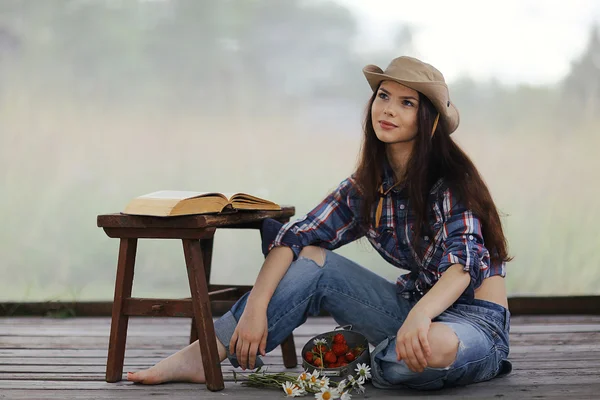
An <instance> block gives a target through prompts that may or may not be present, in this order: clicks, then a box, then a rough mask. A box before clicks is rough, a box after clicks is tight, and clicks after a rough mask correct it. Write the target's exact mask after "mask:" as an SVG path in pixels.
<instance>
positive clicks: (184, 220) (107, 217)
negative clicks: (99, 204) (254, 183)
mask: <svg viewBox="0 0 600 400" xmlns="http://www.w3.org/2000/svg"><path fill="white" fill-rule="evenodd" d="M295 212H296V208H295V207H293V206H281V210H280V211H241V210H240V211H237V212H232V213H226V214H195V215H181V216H177V217H151V216H142V215H126V214H121V213H115V214H102V215H98V219H97V223H98V227H100V228H172V229H198V228H212V227H215V228H218V227H224V228H226V227H228V226H235V225H245V224H252V223H256V222H259V221H262V220H264V219H267V218H273V219H277V220H282V219H289V218H290V217H292V216H293V215H294V214H295Z"/></svg>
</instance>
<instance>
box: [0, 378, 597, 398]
mask: <svg viewBox="0 0 600 400" xmlns="http://www.w3.org/2000/svg"><path fill="white" fill-rule="evenodd" d="M16 383H17V384H21V383H22V382H16ZM190 386H191V385H188V384H176V385H175V384H170V385H166V386H165V385H162V386H152V387H150V386H141V385H128V387H127V388H125V389H113V388H104V389H100V390H98V389H83V390H82V389H77V390H71V389H43V388H38V387H35V389H32V390H21V389H3V390H2V395H4V396H6V398H7V399H13V400H25V399H27V400H29V399H31V398H32V397H35V398H38V399H48V400H54V399H60V400H65V399H75V398H76V399H97V400H114V399H117V398H118V399H124V400H130V399H135V400H137V399H140V398H144V397H150V398H152V399H167V400H172V399H177V400H197V399H199V398H200V399H204V400H216V399H222V398H223V395H227V396H231V397H232V398H239V399H248V400H252V399H277V398H283V392H279V391H278V390H277V389H256V388H247V387H244V386H241V385H239V384H236V383H233V382H231V383H230V382H227V383H226V384H225V387H226V389H225V391H223V392H220V393H212V392H210V391H208V390H206V389H205V388H203V387H202V386H201V385H193V387H190ZM0 388H2V387H1V386H0ZM366 388H367V390H366V393H365V397H366V398H374V399H392V398H393V399H397V398H398V397H408V398H413V397H431V396H435V397H436V398H439V399H441V400H454V399H483V398H518V399H531V398H541V397H543V398H547V399H566V398H572V399H588V398H594V397H595V396H596V395H597V392H598V386H597V385H585V386H582V385H571V384H553V385H547V387H545V388H544V389H545V390H544V392H543V393H542V394H540V388H539V387H537V386H517V387H506V388H502V387H498V386H495V385H494V386H490V385H487V383H483V384H477V385H473V386H470V387H466V388H456V389H446V390H444V391H442V392H435V393H434V394H432V393H430V392H417V391H414V390H408V389H406V390H380V389H376V388H374V387H372V386H371V385H370V384H368V385H367V386H366ZM32 395H33V396H32ZM219 395H220V397H219ZM307 398H308V397H307ZM353 398H360V397H359V396H358V395H355V396H354V397H353Z"/></svg>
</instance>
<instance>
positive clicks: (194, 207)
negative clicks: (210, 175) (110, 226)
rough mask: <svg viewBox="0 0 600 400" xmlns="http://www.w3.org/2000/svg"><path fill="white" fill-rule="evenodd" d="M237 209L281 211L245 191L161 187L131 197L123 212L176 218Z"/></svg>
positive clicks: (272, 204) (274, 205) (276, 206)
mask: <svg viewBox="0 0 600 400" xmlns="http://www.w3.org/2000/svg"><path fill="white" fill-rule="evenodd" d="M235 210H281V207H280V206H279V205H278V204H275V203H273V202H272V201H269V200H265V199H261V198H259V197H256V196H252V195H249V194H246V193H236V194H233V195H229V194H227V195H226V194H223V193H210V192H187V191H177V190H162V191H159V192H153V193H149V194H145V195H143V196H140V197H136V198H135V199H133V200H131V202H129V204H128V205H127V207H125V211H123V214H131V215H152V216H157V217H173V216H176V215H190V214H208V213H220V212H227V211H235Z"/></svg>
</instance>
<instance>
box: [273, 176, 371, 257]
mask: <svg viewBox="0 0 600 400" xmlns="http://www.w3.org/2000/svg"><path fill="white" fill-rule="evenodd" d="M358 201H359V198H358V196H357V192H356V189H355V181H354V179H353V178H352V177H349V178H347V179H345V180H344V181H342V182H341V183H340V185H339V186H338V187H337V188H336V189H335V190H334V191H333V192H332V193H330V194H329V195H328V196H327V197H326V198H325V199H324V200H323V201H321V203H319V205H317V206H316V207H315V208H314V209H313V210H311V211H310V212H309V213H308V214H306V215H305V216H304V217H302V218H300V219H298V220H296V221H292V222H288V223H287V224H281V223H278V222H277V221H274V220H266V221H265V222H264V223H263V229H262V236H263V246H262V248H263V253H264V254H265V256H266V255H267V254H268V252H269V251H271V250H272V249H273V248H274V247H276V246H287V247H289V248H290V249H292V251H293V252H294V260H296V259H297V258H298V255H299V254H300V252H301V251H302V249H303V248H304V247H305V246H309V245H314V246H320V247H323V248H326V249H329V250H333V249H336V248H338V247H341V246H343V245H344V244H347V243H350V242H352V241H354V240H356V239H359V238H360V237H361V236H363V235H364V232H363V229H362V228H361V227H360V224H359V222H358V219H357V218H356V211H357V210H358ZM278 224H279V225H278ZM275 230H277V233H276V234H274V232H275Z"/></svg>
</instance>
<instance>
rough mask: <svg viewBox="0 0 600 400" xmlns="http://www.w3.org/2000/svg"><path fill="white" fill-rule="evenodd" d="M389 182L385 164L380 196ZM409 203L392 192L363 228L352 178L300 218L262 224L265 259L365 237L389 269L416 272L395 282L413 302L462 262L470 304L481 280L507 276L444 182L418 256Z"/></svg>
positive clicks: (432, 198) (434, 191)
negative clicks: (278, 249) (280, 250)
mask: <svg viewBox="0 0 600 400" xmlns="http://www.w3.org/2000/svg"><path fill="white" fill-rule="evenodd" d="M393 183H394V178H393V174H392V172H391V169H390V168H389V166H388V167H386V168H385V169H384V179H383V190H384V192H387V190H388V189H389V188H391V187H392V186H393ZM408 203H409V199H408V193H407V190H406V189H404V188H398V187H397V188H393V189H392V190H391V191H390V192H389V193H388V194H387V195H386V196H385V197H384V199H383V210H382V213H381V218H380V220H379V226H378V227H377V228H374V227H372V226H371V227H370V228H369V229H368V230H365V229H363V228H361V226H360V225H359V223H358V219H357V218H356V216H357V215H358V213H359V212H360V205H361V197H360V195H359V194H358V191H357V189H356V182H355V180H354V178H353V176H351V177H349V178H347V179H345V180H344V181H342V182H341V184H340V185H339V186H338V187H337V188H336V189H335V190H334V191H333V192H332V193H331V194H330V195H329V196H327V197H326V198H325V199H324V200H323V201H322V202H321V203H320V204H319V205H317V206H316V207H315V208H314V209H313V210H312V211H310V212H309V213H308V214H306V215H305V216H303V217H302V218H300V219H298V220H296V221H292V222H289V223H287V224H285V225H281V224H280V223H279V222H276V221H274V220H267V221H265V223H264V224H263V231H262V232H263V252H264V253H265V255H266V254H267V253H268V252H269V251H270V250H271V249H272V248H274V247H275V246H287V247H290V248H291V249H292V251H293V252H294V259H296V258H297V257H298V255H299V253H300V251H301V250H302V248H303V247H304V246H308V245H314V246H320V247H323V248H326V249H329V250H333V249H336V248H339V247H341V246H343V245H345V244H347V243H350V242H352V241H354V240H356V239H359V238H361V237H366V238H367V239H368V240H369V242H370V243H371V245H372V246H373V247H374V248H375V249H376V250H377V251H378V252H379V254H381V256H382V257H383V258H384V259H386V260H387V261H388V262H390V263H391V264H392V265H394V266H396V267H398V268H402V269H405V270H409V271H411V270H413V271H415V273H412V274H411V273H407V274H403V275H400V276H399V277H398V279H397V286H398V292H399V293H400V294H401V295H402V296H403V297H405V298H412V299H414V300H418V299H419V298H420V297H422V296H423V295H424V294H425V293H427V291H428V290H429V289H430V288H431V287H432V286H433V285H434V284H435V283H436V282H437V280H438V279H439V278H440V277H441V275H442V273H443V272H444V271H446V270H447V269H448V268H449V267H450V266H451V265H453V264H461V265H462V266H463V269H464V270H465V271H467V272H469V274H470V277H471V283H470V285H469V287H468V288H467V289H466V290H465V292H464V293H463V295H462V296H461V298H462V299H464V300H466V301H469V302H470V301H471V300H472V299H473V297H474V291H475V289H476V288H478V287H479V286H480V285H481V283H482V281H483V280H484V279H485V278H487V277H490V276H493V275H501V276H505V275H506V265H505V263H504V262H502V263H498V264H497V265H493V264H491V261H490V253H489V251H488V249H487V248H486V247H485V245H484V241H483V235H482V231H481V223H480V220H479V218H477V217H476V216H475V215H473V213H472V212H471V210H469V209H467V208H466V207H464V205H463V204H461V202H460V201H457V198H456V194H455V193H453V191H452V190H451V189H450V188H449V187H448V185H446V184H445V182H444V180H443V179H440V180H439V181H438V182H437V183H435V184H434V185H433V187H432V188H431V191H430V193H429V206H430V210H431V213H430V216H429V217H428V219H429V225H430V227H431V232H433V236H431V237H430V236H427V235H425V234H423V235H422V237H421V239H422V240H421V252H420V254H421V255H422V256H419V254H418V253H417V251H416V250H415V245H414V229H413V224H414V219H415V216H414V213H413V212H412V210H411V209H410V207H409V204H408ZM375 207H376V205H375ZM373 212H375V211H374V210H373Z"/></svg>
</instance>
